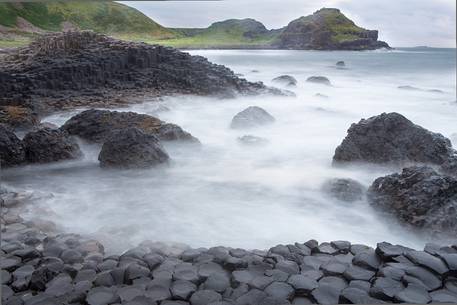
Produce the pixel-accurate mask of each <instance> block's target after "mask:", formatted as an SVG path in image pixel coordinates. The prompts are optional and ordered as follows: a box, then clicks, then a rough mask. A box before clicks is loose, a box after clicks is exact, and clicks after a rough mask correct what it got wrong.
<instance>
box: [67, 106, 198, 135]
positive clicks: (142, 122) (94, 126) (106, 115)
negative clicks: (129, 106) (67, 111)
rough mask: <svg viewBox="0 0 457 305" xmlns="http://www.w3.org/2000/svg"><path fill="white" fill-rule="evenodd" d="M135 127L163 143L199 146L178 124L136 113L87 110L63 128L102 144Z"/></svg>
mask: <svg viewBox="0 0 457 305" xmlns="http://www.w3.org/2000/svg"><path fill="white" fill-rule="evenodd" d="M132 127H134V128H138V129H140V130H141V131H143V132H144V133H146V134H150V135H154V136H156V137H157V138H158V139H159V140H162V141H173V140H180V141H189V142H193V143H198V140H197V139H196V138H194V137H193V136H192V135H191V134H190V133H188V132H186V131H184V130H183V129H182V128H181V127H179V126H177V125H174V124H170V123H165V122H163V121H161V120H159V119H157V118H155V117H153V116H150V115H147V114H139V113H135V112H119V111H109V110H95V109H91V110H86V111H83V112H81V113H79V114H77V115H75V116H73V117H72V118H70V119H69V120H68V121H67V122H65V124H64V125H63V126H62V127H61V129H62V130H65V131H67V132H68V133H69V134H71V135H75V136H79V137H81V138H82V139H84V140H87V141H90V142H97V143H103V142H105V141H107V140H108V139H110V138H111V134H112V133H113V132H114V131H117V130H123V129H126V128H132Z"/></svg>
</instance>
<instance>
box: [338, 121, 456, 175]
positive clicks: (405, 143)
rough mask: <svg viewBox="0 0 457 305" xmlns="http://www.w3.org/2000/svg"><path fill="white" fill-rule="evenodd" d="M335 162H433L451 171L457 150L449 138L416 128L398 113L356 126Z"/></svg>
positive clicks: (340, 148)
mask: <svg viewBox="0 0 457 305" xmlns="http://www.w3.org/2000/svg"><path fill="white" fill-rule="evenodd" d="M333 161H334V163H335V164H341V163H348V162H369V163H377V164H383V163H392V164H400V165H402V164H407V163H408V162H409V163H411V162H416V163H429V164H435V165H440V166H442V168H443V170H446V171H448V172H453V171H454V170H455V169H456V168H457V165H456V164H457V157H456V151H455V150H454V149H453V148H452V145H451V142H450V141H449V139H447V138H445V137H444V136H443V135H441V134H439V133H434V132H431V131H428V130H427V129H424V128H422V127H420V126H418V125H415V124H414V123H413V122H411V121H410V120H408V119H407V118H405V117H404V116H402V115H401V114H398V113H395V112H391V113H383V114H380V115H378V116H374V117H371V118H368V119H362V120H361V121H360V122H359V123H357V124H352V125H351V127H350V128H349V130H348V134H347V136H346V138H345V139H344V140H343V142H342V143H341V145H340V146H338V147H337V148H336V150H335V155H334V156H333ZM455 173H457V171H455V172H454V174H455Z"/></svg>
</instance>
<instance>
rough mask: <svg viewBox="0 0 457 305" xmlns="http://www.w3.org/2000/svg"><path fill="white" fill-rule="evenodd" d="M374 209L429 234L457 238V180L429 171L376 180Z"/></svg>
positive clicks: (372, 199) (407, 171) (372, 194)
mask: <svg viewBox="0 0 457 305" xmlns="http://www.w3.org/2000/svg"><path fill="white" fill-rule="evenodd" d="M368 198H369V200H370V202H371V205H372V206H373V207H375V208H377V209H379V210H381V211H383V212H385V213H388V214H390V215H393V216H394V217H395V218H397V219H398V220H399V221H400V222H404V223H406V224H409V225H411V226H413V227H415V228H419V229H423V230H424V231H426V232H428V233H433V232H444V233H446V232H447V233H450V234H451V235H453V236H456V234H457V179H455V178H453V177H451V176H447V175H442V174H439V173H438V172H436V171H434V170H433V169H432V168H430V167H426V166H422V167H417V166H414V167H408V168H404V169H403V171H402V172H401V173H396V174H392V175H388V176H385V177H380V178H378V179H376V180H375V181H374V182H373V184H372V185H371V187H370V188H369V190H368Z"/></svg>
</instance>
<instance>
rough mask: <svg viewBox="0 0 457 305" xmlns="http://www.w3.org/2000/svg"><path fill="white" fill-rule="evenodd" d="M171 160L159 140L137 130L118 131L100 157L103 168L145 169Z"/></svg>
mask: <svg viewBox="0 0 457 305" xmlns="http://www.w3.org/2000/svg"><path fill="white" fill-rule="evenodd" d="M168 159H169V157H168V154H167V153H166V152H165V150H164V149H163V147H162V145H160V143H159V140H158V139H157V138H156V137H155V136H153V135H150V134H145V133H144V132H142V131H141V130H139V129H137V128H128V129H124V130H120V131H117V132H116V133H115V134H114V135H113V137H112V138H111V139H109V140H108V141H106V142H105V143H104V144H103V146H102V150H101V152H100V154H99V156H98V160H99V161H100V166H101V167H111V168H145V167H151V166H154V165H157V164H160V163H164V162H166V161H167V160H168Z"/></svg>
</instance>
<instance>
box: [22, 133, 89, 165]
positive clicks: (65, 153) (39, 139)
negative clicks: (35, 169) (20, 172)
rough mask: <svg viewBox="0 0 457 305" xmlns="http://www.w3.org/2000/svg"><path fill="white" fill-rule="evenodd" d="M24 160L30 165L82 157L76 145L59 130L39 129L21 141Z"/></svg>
mask: <svg viewBox="0 0 457 305" xmlns="http://www.w3.org/2000/svg"><path fill="white" fill-rule="evenodd" d="M23 143H24V149H25V158H26V160H27V161H28V162H30V163H47V162H55V161H62V160H70V159H77V158H80V157H82V152H81V150H80V149H79V145H78V143H76V141H75V140H74V139H73V138H71V137H70V136H69V135H68V133H66V132H65V131H61V130H59V129H51V128H41V129H39V130H37V131H32V132H29V133H28V134H27V135H26V136H25V137H24V140H23Z"/></svg>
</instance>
